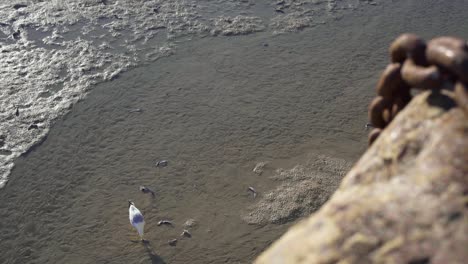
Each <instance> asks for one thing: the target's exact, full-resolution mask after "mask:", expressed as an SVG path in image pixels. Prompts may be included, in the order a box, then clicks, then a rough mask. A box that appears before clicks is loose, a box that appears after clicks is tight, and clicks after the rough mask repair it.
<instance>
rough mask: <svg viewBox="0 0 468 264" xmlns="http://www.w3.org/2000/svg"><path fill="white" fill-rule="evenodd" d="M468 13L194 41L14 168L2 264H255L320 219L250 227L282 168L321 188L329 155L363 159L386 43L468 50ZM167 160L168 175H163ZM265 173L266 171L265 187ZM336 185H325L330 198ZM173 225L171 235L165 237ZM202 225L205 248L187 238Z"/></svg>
mask: <svg viewBox="0 0 468 264" xmlns="http://www.w3.org/2000/svg"><path fill="white" fill-rule="evenodd" d="M430 7H431V8H430ZM465 10H468V3H465V2H464V1H453V2H450V3H449V4H447V3H444V2H441V1H405V2H404V3H402V2H399V1H395V3H388V4H386V5H377V6H370V7H369V8H365V9H362V10H355V11H353V12H352V13H350V14H348V15H347V16H344V17H342V18H341V19H338V20H336V21H333V22H330V23H326V24H323V25H319V26H316V27H314V28H312V29H308V30H304V31H301V32H299V33H288V34H282V35H272V34H269V33H267V32H260V33H256V34H253V35H247V36H231V37H212V36H206V37H204V38H198V37H197V38H195V39H194V40H193V41H189V42H184V43H181V44H179V45H178V46H177V49H176V52H175V54H174V55H172V56H169V57H165V58H161V59H159V60H157V61H156V62H152V63H149V64H148V65H145V66H144V67H139V68H136V69H134V70H131V71H128V72H127V73H124V74H121V75H120V76H119V77H118V78H116V79H114V80H112V81H110V82H105V83H102V84H99V85H97V86H96V87H95V88H94V89H93V90H92V91H91V93H90V94H89V96H88V97H87V98H86V100H83V101H81V102H79V103H77V104H76V105H75V106H74V107H73V109H72V110H71V111H70V112H69V113H68V114H67V115H66V116H64V117H63V118H61V119H59V120H58V121H57V122H56V123H55V125H54V126H53V127H52V129H51V131H50V134H49V135H48V136H47V139H46V140H45V141H44V142H43V143H42V144H41V145H40V146H38V147H36V148H34V149H33V150H32V151H30V152H29V153H28V154H27V155H24V156H22V157H20V158H19V159H18V160H17V161H16V166H15V168H14V169H13V171H12V174H11V176H10V182H9V183H8V185H7V187H6V188H5V189H3V190H2V191H0V201H1V203H0V215H1V219H2V221H1V222H0V239H1V240H0V249H1V252H2V254H1V255H0V262H1V263H150V262H152V263H223V262H224V263H248V262H251V261H252V260H253V259H254V258H255V256H257V255H258V254H259V253H260V252H261V251H262V250H263V249H264V248H266V247H267V246H268V245H269V244H270V243H271V242H272V241H274V239H276V238H277V237H279V236H280V235H281V233H283V232H284V231H285V230H286V229H287V227H288V226H290V225H291V224H292V223H294V221H296V220H298V219H299V217H300V216H301V215H302V214H303V213H308V212H307V210H306V209H304V208H302V210H304V211H303V212H302V211H299V212H293V214H291V217H290V218H289V219H287V220H288V221H284V222H282V224H272V223H261V224H254V225H252V224H251V225H249V224H248V223H247V222H246V221H245V219H243V216H244V215H245V214H248V213H250V212H252V211H251V210H252V209H251V208H252V206H255V204H257V203H259V202H261V201H263V200H262V199H264V198H265V196H266V194H267V193H270V192H272V191H274V190H275V189H276V188H277V187H278V186H281V184H282V183H283V182H281V181H278V179H277V178H278V177H275V174H276V172H275V171H276V169H280V168H284V169H286V170H288V169H290V168H293V167H294V166H295V165H296V164H302V165H303V166H305V167H307V169H308V170H309V171H310V172H309V173H310V174H311V178H313V177H315V173H314V171H317V174H318V172H319V171H323V167H322V166H321V165H320V164H316V163H314V162H310V161H311V160H313V159H316V157H317V156H315V155H316V154H317V155H318V154H320V155H325V156H326V157H330V158H329V160H335V159H340V160H345V161H350V162H352V161H354V160H356V159H357V158H358V157H359V155H360V154H361V153H362V151H364V150H365V144H366V131H365V130H364V124H365V123H366V120H367V118H366V115H367V114H366V109H367V103H368V102H369V100H370V98H371V97H372V96H373V94H374V90H373V87H374V85H375V83H376V79H377V76H378V74H379V72H380V71H381V70H382V69H383V68H384V66H385V64H386V63H387V58H386V49H387V47H388V43H389V42H390V41H391V40H392V39H393V38H394V37H395V36H396V35H398V34H400V33H401V32H405V31H413V32H416V33H418V34H420V35H422V36H423V37H427V38H429V37H432V36H435V35H441V34H449V35H458V36H461V37H464V38H468V25H466V24H463V23H461V22H460V21H463V20H462V19H463V18H465V17H466V15H467V12H468V11H465ZM410 18H411V19H410ZM136 108H138V109H141V110H142V111H141V112H134V111H132V110H134V109H136ZM159 159H167V160H168V161H169V166H168V167H165V168H156V167H155V166H154V163H155V161H157V160H159ZM262 161H268V162H269V163H268V165H267V167H266V169H265V172H264V173H263V174H261V175H257V174H255V173H253V172H252V169H253V168H254V166H255V165H256V164H257V163H258V162H262ZM291 181H292V180H291ZM338 181H339V179H333V181H332V182H319V181H317V182H315V184H316V185H319V186H321V187H322V188H323V190H324V193H327V192H326V191H328V193H329V192H330V191H332V190H333V189H334V188H336V186H337V184H338ZM139 185H147V186H149V187H151V188H152V189H154V190H155V191H156V198H155V199H151V198H150V197H149V196H146V195H144V194H142V193H140V192H139V191H138V186H139ZM248 186H253V187H255V188H256V190H257V191H258V192H259V196H258V197H257V198H255V199H253V198H252V196H251V195H250V194H249V192H248V191H247V187H248ZM127 199H132V200H133V201H134V202H135V203H136V206H137V207H138V208H139V209H140V210H142V212H143V214H144V215H145V217H146V221H147V225H146V238H147V239H148V240H149V241H150V243H149V244H147V245H143V244H141V243H136V242H135V243H134V242H132V240H135V239H136V232H135V231H134V230H133V229H132V227H131V226H130V225H129V223H128V215H127ZM273 213H274V212H273ZM166 218H167V219H170V220H172V221H173V222H174V224H175V227H174V228H170V227H167V226H157V221H159V220H161V219H166ZM190 218H193V219H195V220H196V222H197V224H196V226H194V227H192V228H190V229H189V230H190V232H191V233H192V237H191V238H181V237H180V236H179V235H180V233H181V232H182V229H184V227H183V223H184V222H185V221H186V220H187V219H190ZM12 223H15V224H12ZM173 238H178V239H179V241H178V244H177V246H175V247H171V246H169V245H168V244H167V241H168V240H170V239H173Z"/></svg>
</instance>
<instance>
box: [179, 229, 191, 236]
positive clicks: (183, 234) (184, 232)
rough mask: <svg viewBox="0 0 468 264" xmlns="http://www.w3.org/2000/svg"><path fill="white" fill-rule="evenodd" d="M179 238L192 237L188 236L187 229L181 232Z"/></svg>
mask: <svg viewBox="0 0 468 264" xmlns="http://www.w3.org/2000/svg"><path fill="white" fill-rule="evenodd" d="M180 236H185V237H192V234H190V232H189V231H188V230H187V229H184V231H182V234H180Z"/></svg>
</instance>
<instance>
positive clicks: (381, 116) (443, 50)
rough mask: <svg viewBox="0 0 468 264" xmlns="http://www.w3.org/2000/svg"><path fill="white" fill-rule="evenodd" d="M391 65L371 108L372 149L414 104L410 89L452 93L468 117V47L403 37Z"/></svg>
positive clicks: (394, 49) (451, 39)
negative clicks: (388, 127)
mask: <svg viewBox="0 0 468 264" xmlns="http://www.w3.org/2000/svg"><path fill="white" fill-rule="evenodd" d="M390 58H391V63H390V64H389V65H388V66H387V67H386V68H385V70H384V71H383V73H382V75H381V76H380V79H379V81H378V83H377V97H375V98H374V99H373V100H372V102H371V103H370V105H369V121H370V123H371V124H372V127H373V129H372V130H371V132H370V133H369V138H368V141H369V146H370V145H371V144H372V143H373V142H374V140H375V139H377V137H378V136H379V135H380V133H381V132H382V130H383V129H384V128H385V127H386V126H387V125H388V124H389V123H390V122H391V121H392V120H393V119H394V118H395V116H396V115H397V114H398V113H399V112H400V111H401V110H402V109H403V108H404V107H405V106H406V105H407V104H408V103H409V102H410V101H411V98H412V96H411V89H412V88H413V89H419V90H440V89H445V90H447V91H450V93H451V97H452V98H453V99H454V101H455V102H456V103H457V105H458V106H459V107H460V108H462V109H463V111H464V112H465V113H466V114H467V115H468V43H467V42H466V41H464V40H462V39H459V38H455V37H439V38H435V39H432V40H430V41H429V42H428V43H426V42H425V41H424V40H423V39H421V38H420V37H418V36H416V35H414V34H403V35H401V36H399V37H398V38H397V39H395V40H394V41H393V43H392V44H391V45H390Z"/></svg>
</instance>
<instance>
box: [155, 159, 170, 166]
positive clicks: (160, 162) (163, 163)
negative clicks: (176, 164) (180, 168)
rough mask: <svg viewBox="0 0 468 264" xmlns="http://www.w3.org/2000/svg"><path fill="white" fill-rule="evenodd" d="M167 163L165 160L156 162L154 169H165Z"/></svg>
mask: <svg viewBox="0 0 468 264" xmlns="http://www.w3.org/2000/svg"><path fill="white" fill-rule="evenodd" d="M168 163H169V162H168V161H167V160H160V161H158V162H156V167H166V166H167V165H168Z"/></svg>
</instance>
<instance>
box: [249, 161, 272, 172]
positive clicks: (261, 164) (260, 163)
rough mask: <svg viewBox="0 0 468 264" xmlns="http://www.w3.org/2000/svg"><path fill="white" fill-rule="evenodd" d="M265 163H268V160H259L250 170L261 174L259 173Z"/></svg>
mask: <svg viewBox="0 0 468 264" xmlns="http://www.w3.org/2000/svg"><path fill="white" fill-rule="evenodd" d="M267 164H268V162H265V161H263V162H259V163H257V164H256V165H255V167H254V168H253V170H252V171H253V172H254V173H255V174H258V175H261V174H262V173H263V170H264V169H265V165H267Z"/></svg>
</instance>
